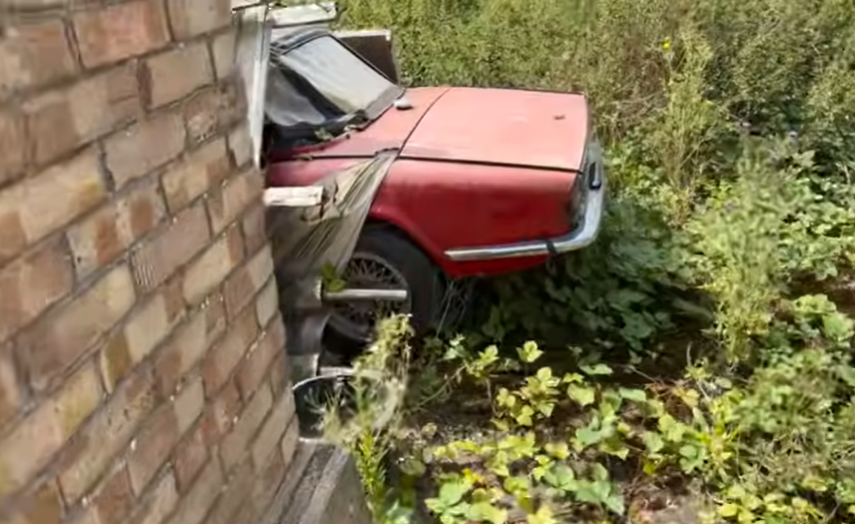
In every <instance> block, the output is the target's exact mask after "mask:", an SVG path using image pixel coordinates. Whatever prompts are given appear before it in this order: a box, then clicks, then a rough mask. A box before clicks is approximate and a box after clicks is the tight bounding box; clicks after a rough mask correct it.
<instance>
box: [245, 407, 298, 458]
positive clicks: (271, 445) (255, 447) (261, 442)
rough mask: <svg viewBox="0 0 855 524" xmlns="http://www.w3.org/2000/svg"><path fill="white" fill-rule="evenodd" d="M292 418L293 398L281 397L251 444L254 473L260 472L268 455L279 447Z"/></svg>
mask: <svg viewBox="0 0 855 524" xmlns="http://www.w3.org/2000/svg"><path fill="white" fill-rule="evenodd" d="M293 418H294V396H293V395H290V394H285V395H282V397H281V398H280V399H279V402H278V403H277V404H276V406H275V407H274V408H273V412H272V413H270V416H269V417H267V420H266V421H265V422H264V426H262V428H261V431H259V432H258V436H257V437H256V438H255V441H254V442H253V443H252V462H253V463H254V464H255V469H256V471H261V470H262V468H263V467H264V464H266V463H267V461H268V459H269V457H270V454H271V453H273V451H274V450H276V449H277V446H279V445H280V443H281V441H282V436H283V435H284V434H285V429H286V428H287V427H288V424H289V423H290V422H291V419H293Z"/></svg>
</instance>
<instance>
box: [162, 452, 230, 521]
mask: <svg viewBox="0 0 855 524" xmlns="http://www.w3.org/2000/svg"><path fill="white" fill-rule="evenodd" d="M222 485H223V474H222V473H221V472H220V465H219V464H218V463H217V458H216V457H212V458H211V460H210V461H209V462H208V465H207V466H205V469H204V470H202V473H200V474H199V477H198V478H197V479H196V482H194V483H193V487H192V488H190V491H188V492H187V494H186V495H184V498H183V499H182V500H181V502H180V503H179V504H178V510H177V511H176V512H175V515H174V516H173V517H172V519H171V520H170V521H169V522H170V523H171V524H200V523H201V522H202V521H203V520H204V518H205V515H206V514H207V513H208V510H209V509H210V508H211V506H212V505H213V504H214V500H216V498H217V496H218V495H219V494H220V488H221V487H222Z"/></svg>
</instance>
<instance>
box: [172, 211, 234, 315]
mask: <svg viewBox="0 0 855 524" xmlns="http://www.w3.org/2000/svg"><path fill="white" fill-rule="evenodd" d="M242 257H243V239H242V238H241V233H240V229H239V228H231V229H230V230H229V231H227V232H226V234H225V235H223V236H222V237H220V238H219V239H218V240H217V241H215V242H214V243H213V244H212V245H211V246H210V247H209V248H208V249H207V250H206V251H205V252H204V253H202V254H201V255H200V256H199V258H197V259H196V260H195V261H193V263H192V264H191V265H190V266H189V267H188V268H187V271H186V272H185V273H184V299H185V300H187V303H188V304H198V303H200V302H201V301H202V299H203V298H205V297H206V296H207V295H208V294H209V293H211V291H213V290H214V288H215V287H217V286H218V285H220V283H221V282H222V281H223V279H225V278H226V276H227V275H228V274H229V273H230V272H231V270H232V269H233V268H234V267H235V266H237V265H238V264H239V263H240V260H241V258H242Z"/></svg>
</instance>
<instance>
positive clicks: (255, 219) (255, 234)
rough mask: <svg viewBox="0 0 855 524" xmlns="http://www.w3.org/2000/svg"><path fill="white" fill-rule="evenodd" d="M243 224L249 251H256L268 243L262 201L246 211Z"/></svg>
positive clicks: (245, 241) (244, 238) (244, 237)
mask: <svg viewBox="0 0 855 524" xmlns="http://www.w3.org/2000/svg"><path fill="white" fill-rule="evenodd" d="M241 225H242V229H243V240H244V243H245V244H246V252H247V253H255V252H256V251H258V250H259V249H261V246H263V245H264V244H266V243H267V224H266V223H265V208H264V206H263V205H262V204H261V203H260V202H259V203H258V205H255V206H253V207H252V208H250V210H249V211H247V212H246V215H244V217H243V221H242V223H241Z"/></svg>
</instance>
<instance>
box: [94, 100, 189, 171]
mask: <svg viewBox="0 0 855 524" xmlns="http://www.w3.org/2000/svg"><path fill="white" fill-rule="evenodd" d="M184 136H185V132H184V125H183V123H182V122H181V118H180V117H179V116H178V115H174V114H171V113H166V114H163V115H161V116H158V117H155V118H153V119H151V120H146V121H144V122H140V123H138V124H135V125H134V126H132V127H131V128H130V129H128V130H127V131H123V132H121V133H117V134H116V135H113V136H112V137H110V138H109V139H107V141H106V143H105V144H104V150H105V152H106V162H107V169H109V170H110V173H111V174H112V175H113V180H115V182H116V187H117V188H121V187H123V186H124V185H125V184H126V183H128V182H130V181H131V180H134V179H136V178H139V177H141V176H143V175H146V174H148V173H150V172H151V171H152V170H154V169H156V168H158V167H160V166H162V165H163V164H165V163H167V162H168V161H170V160H172V159H173V158H175V157H177V156H178V155H179V154H180V153H181V151H183V150H184Z"/></svg>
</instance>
